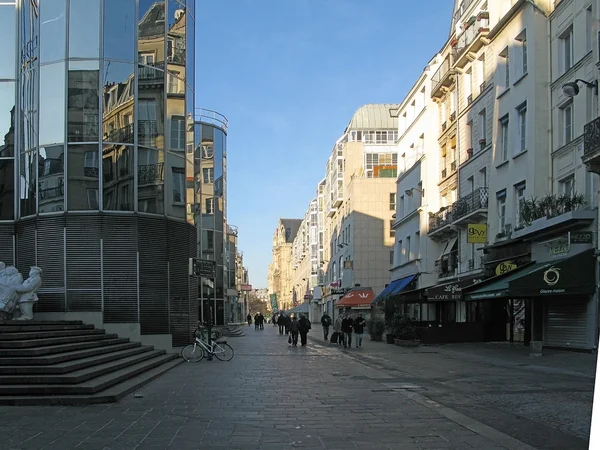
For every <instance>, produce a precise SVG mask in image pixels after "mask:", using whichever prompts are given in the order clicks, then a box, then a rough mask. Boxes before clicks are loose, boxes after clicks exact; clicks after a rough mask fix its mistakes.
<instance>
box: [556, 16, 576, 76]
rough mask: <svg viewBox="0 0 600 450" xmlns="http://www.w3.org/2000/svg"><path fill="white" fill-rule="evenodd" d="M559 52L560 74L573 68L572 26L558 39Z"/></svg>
mask: <svg viewBox="0 0 600 450" xmlns="http://www.w3.org/2000/svg"><path fill="white" fill-rule="evenodd" d="M559 46H560V47H559V52H560V62H561V65H562V67H561V69H562V72H563V73H564V72H566V71H568V70H569V69H570V68H571V67H572V66H573V26H572V25H571V26H570V27H569V28H568V29H567V30H566V31H565V32H564V33H563V34H562V35H561V36H560V39H559Z"/></svg>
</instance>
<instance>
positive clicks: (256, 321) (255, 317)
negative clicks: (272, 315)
mask: <svg viewBox="0 0 600 450" xmlns="http://www.w3.org/2000/svg"><path fill="white" fill-rule="evenodd" d="M258 321H259V318H258V313H256V314H254V329H255V330H258Z"/></svg>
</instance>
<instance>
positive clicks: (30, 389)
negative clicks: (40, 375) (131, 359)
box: [0, 354, 178, 399]
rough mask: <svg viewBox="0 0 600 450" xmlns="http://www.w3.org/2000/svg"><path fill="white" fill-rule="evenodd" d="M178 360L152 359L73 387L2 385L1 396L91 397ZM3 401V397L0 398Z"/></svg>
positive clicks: (169, 356) (166, 357)
mask: <svg viewBox="0 0 600 450" xmlns="http://www.w3.org/2000/svg"><path fill="white" fill-rule="evenodd" d="M175 358H178V355H176V354H162V355H159V356H155V357H154V358H152V359H148V360H146V361H142V362H138V363H136V364H132V365H130V366H127V367H124V368H121V369H119V370H116V371H114V372H110V373H106V374H104V375H101V376H98V377H96V378H92V379H90V380H86V381H83V382H81V383H77V384H72V385H60V384H37V385H31V384H16V385H0V396H4V395H9V396H14V395H27V396H29V395H38V396H39V395H52V396H55V395H86V394H87V395H89V394H95V393H97V392H100V391H102V390H104V389H107V388H109V387H111V386H114V385H115V384H118V383H121V382H122V381H124V380H126V379H128V378H131V377H135V376H136V375H139V374H140V373H142V372H145V371H147V370H149V369H153V368H155V367H157V366H159V365H161V364H164V363H166V362H169V361H171V360H173V359H175ZM0 399H2V397H0Z"/></svg>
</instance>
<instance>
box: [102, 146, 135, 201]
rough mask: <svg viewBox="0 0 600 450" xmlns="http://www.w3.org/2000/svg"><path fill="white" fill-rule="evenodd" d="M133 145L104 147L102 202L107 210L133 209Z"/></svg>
mask: <svg viewBox="0 0 600 450" xmlns="http://www.w3.org/2000/svg"><path fill="white" fill-rule="evenodd" d="M133 175H134V174H133V146H132V145H119V144H112V145H104V146H103V148H102V183H103V185H102V191H103V192H102V197H103V200H102V204H103V207H104V209H105V210H110V211H133V193H134V184H133V183H134V176H133Z"/></svg>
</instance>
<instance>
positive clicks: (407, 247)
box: [406, 236, 414, 261]
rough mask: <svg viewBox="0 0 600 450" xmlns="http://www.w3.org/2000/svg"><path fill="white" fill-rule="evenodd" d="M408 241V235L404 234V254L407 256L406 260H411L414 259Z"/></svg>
mask: <svg viewBox="0 0 600 450" xmlns="http://www.w3.org/2000/svg"><path fill="white" fill-rule="evenodd" d="M410 243H411V242H410V236H406V255H407V257H408V261H412V260H413V259H414V254H413V249H412V247H411V245H410Z"/></svg>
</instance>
